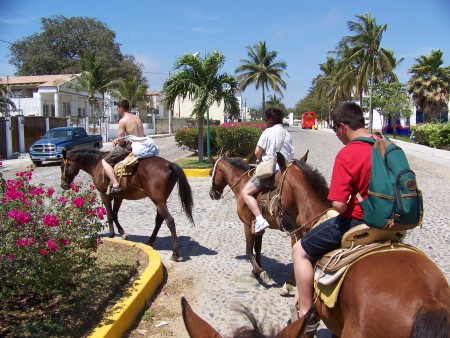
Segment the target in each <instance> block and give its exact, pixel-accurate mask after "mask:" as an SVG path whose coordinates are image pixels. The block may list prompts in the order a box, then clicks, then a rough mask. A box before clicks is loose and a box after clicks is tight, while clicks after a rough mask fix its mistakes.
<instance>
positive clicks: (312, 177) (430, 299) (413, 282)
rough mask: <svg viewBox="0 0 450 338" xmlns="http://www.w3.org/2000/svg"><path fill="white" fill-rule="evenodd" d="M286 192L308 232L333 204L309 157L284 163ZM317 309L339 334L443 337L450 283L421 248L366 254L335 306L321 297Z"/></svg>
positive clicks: (449, 318) (449, 316)
mask: <svg viewBox="0 0 450 338" xmlns="http://www.w3.org/2000/svg"><path fill="white" fill-rule="evenodd" d="M282 171H283V174H284V175H285V176H284V178H285V179H284V181H283V184H282V185H281V193H282V195H283V196H285V197H286V198H288V195H291V198H292V199H293V201H294V202H295V209H296V210H297V212H298V216H297V220H296V223H297V226H298V228H297V230H294V231H293V232H292V234H295V237H297V238H300V237H302V236H303V235H304V234H305V233H306V232H307V231H309V230H310V229H311V228H312V227H313V224H314V223H315V222H312V220H314V219H316V218H317V216H319V215H322V214H323V213H324V212H325V211H326V209H328V208H329V202H328V200H327V195H326V194H325V192H326V191H327V190H328V188H327V186H326V182H325V181H324V180H323V179H322V178H321V175H320V173H319V172H318V171H317V170H313V169H312V168H311V166H309V165H308V164H306V163H300V162H298V163H297V165H291V166H289V167H287V168H286V167H283V168H282ZM315 305H316V308H317V312H318V314H319V316H320V318H321V319H322V320H323V322H324V323H325V325H326V326H327V328H328V329H329V330H331V331H332V332H333V334H334V335H335V336H337V337H365V338H371V337H383V338H389V337H396V338H400V337H430V338H431V337H440V338H444V337H445V338H448V337H449V334H450V288H449V284H448V282H447V280H446V278H445V276H444V275H443V273H442V272H441V271H440V270H439V268H438V267H437V266H436V265H435V264H434V263H433V262H432V261H431V260H430V259H428V258H427V257H426V256H425V255H424V254H421V253H419V252H415V251H398V250H395V251H394V250H392V251H383V252H381V253H377V254H373V255H369V256H365V257H364V258H362V259H360V260H358V261H357V262H356V263H354V264H353V265H352V266H351V267H350V268H349V269H348V272H347V275H346V277H345V279H344V281H343V284H342V288H341V290H340V293H339V297H338V299H337V304H336V305H335V306H334V307H333V308H329V307H327V306H326V305H325V304H324V303H323V302H322V301H321V299H320V298H317V299H316V301H315Z"/></svg>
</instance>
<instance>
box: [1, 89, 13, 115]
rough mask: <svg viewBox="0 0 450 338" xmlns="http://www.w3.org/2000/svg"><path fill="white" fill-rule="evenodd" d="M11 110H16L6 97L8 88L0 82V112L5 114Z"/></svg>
mask: <svg viewBox="0 0 450 338" xmlns="http://www.w3.org/2000/svg"><path fill="white" fill-rule="evenodd" d="M11 110H16V105H15V104H14V102H13V101H12V100H11V99H10V98H8V88H7V87H6V85H5V84H3V83H1V82H0V113H2V114H5V113H6V112H7V111H11Z"/></svg>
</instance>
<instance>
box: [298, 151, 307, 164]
mask: <svg viewBox="0 0 450 338" xmlns="http://www.w3.org/2000/svg"><path fill="white" fill-rule="evenodd" d="M308 154H309V149H308V150H307V151H306V153H305V155H303V157H302V158H301V159H300V162H304V163H306V160H307V159H308Z"/></svg>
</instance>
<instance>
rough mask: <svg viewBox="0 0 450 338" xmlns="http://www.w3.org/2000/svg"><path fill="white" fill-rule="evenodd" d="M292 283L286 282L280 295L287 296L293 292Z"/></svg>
mask: <svg viewBox="0 0 450 338" xmlns="http://www.w3.org/2000/svg"><path fill="white" fill-rule="evenodd" d="M291 290H292V285H290V284H286V283H284V285H283V287H282V288H281V290H280V296H283V297H287V296H289V294H290V293H291Z"/></svg>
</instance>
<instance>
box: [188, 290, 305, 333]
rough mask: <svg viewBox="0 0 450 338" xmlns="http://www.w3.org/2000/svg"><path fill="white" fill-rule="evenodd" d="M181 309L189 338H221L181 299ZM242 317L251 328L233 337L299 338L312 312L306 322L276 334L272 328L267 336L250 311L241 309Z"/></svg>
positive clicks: (240, 331)
mask: <svg viewBox="0 0 450 338" xmlns="http://www.w3.org/2000/svg"><path fill="white" fill-rule="evenodd" d="M181 309H182V312H183V320H184V325H185V326H186V330H187V332H188V333H189V336H190V337H191V338H220V337H222V336H221V335H220V334H219V333H218V332H217V331H216V330H215V329H214V328H213V327H212V326H211V325H210V324H208V323H207V322H206V321H205V320H204V319H202V318H201V317H200V316H199V315H197V314H196V313H195V312H194V310H192V308H191V306H190V305H189V303H188V302H187V300H186V299H185V298H184V297H182V298H181ZM240 312H242V314H243V315H245V316H246V317H247V318H248V320H249V321H250V323H251V324H252V327H241V328H238V329H237V330H236V332H235V333H234V335H233V337H236V338H238V337H244V338H269V337H276V338H278V337H279V338H296V337H301V336H302V335H303V334H304V332H305V329H306V325H303V323H305V322H306V323H307V322H308V319H309V318H310V316H311V315H312V312H311V311H310V313H308V314H307V315H306V317H305V319H306V320H297V321H295V322H293V323H291V324H289V325H287V326H286V327H285V328H283V329H282V330H281V331H280V332H276V331H275V329H273V328H272V330H271V332H270V333H269V334H267V333H264V332H263V330H262V328H261V326H260V325H259V323H258V322H257V320H256V318H255V317H254V316H253V315H252V314H251V313H250V311H249V310H248V309H247V308H246V307H243V309H242V310H240Z"/></svg>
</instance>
